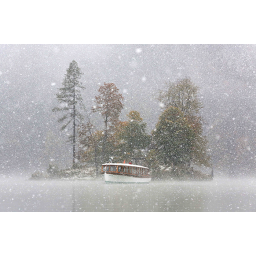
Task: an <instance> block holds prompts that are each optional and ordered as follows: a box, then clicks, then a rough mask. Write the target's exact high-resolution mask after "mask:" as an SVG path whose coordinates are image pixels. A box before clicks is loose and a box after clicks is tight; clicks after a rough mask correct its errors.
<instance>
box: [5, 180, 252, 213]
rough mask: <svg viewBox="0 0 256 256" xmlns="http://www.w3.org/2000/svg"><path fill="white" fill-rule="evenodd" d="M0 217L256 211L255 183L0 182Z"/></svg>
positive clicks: (223, 181)
mask: <svg viewBox="0 0 256 256" xmlns="http://www.w3.org/2000/svg"><path fill="white" fill-rule="evenodd" d="M0 211H1V212H6V211H7V212H17V211H21V212H62V211H79V212H83V211H85V212H207V211H210V212H218V211H224V212H227V211H228V212H229V211H256V178H240V179H228V178H215V179H214V180H213V181H152V182H151V183H149V184H106V183H105V182H104V181H103V180H101V179H98V180H76V181H67V180H37V181H36V180H29V179H28V178H24V177H20V178H11V177H1V178H0Z"/></svg>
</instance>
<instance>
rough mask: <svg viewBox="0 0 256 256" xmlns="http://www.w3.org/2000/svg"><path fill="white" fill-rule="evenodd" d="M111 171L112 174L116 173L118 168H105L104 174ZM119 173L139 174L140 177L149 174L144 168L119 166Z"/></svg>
mask: <svg viewBox="0 0 256 256" xmlns="http://www.w3.org/2000/svg"><path fill="white" fill-rule="evenodd" d="M106 171H110V172H116V166H105V167H104V172H106ZM118 172H119V173H126V174H137V175H138V174H139V175H145V174H148V173H149V171H148V169H144V168H135V167H128V166H118Z"/></svg>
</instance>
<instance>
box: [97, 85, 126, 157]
mask: <svg viewBox="0 0 256 256" xmlns="http://www.w3.org/2000/svg"><path fill="white" fill-rule="evenodd" d="M98 91H99V95H98V96H96V97H95V102H96V106H95V107H94V108H93V111H94V112H97V111H98V112H100V113H101V115H102V117H103V120H104V137H103V149H102V155H103V159H104V161H109V158H110V155H111V152H112V145H113V138H112V136H113V134H114V131H115V126H116V125H117V124H118V123H119V116H120V113H121V110H122V109H123V103H122V101H123V96H122V94H120V93H119V89H118V88H117V87H116V85H115V84H114V83H104V85H103V86H101V87H100V88H99V90H98Z"/></svg>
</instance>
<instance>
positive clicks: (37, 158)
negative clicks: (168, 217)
mask: <svg viewBox="0 0 256 256" xmlns="http://www.w3.org/2000/svg"><path fill="white" fill-rule="evenodd" d="M0 60H1V61H0V109H1V111H0V115H1V119H0V131H1V133H0V152H1V153H0V157H1V159H0V160H1V166H0V168H1V172H2V173H4V172H6V171H12V172H15V171H16V172H18V171H19V170H33V171H34V170H35V169H45V168H47V167H48V165H49V163H50V162H54V163H56V164H58V165H59V166H60V167H63V166H69V165H70V163H71V160H72V159H71V153H70V151H69V150H71V147H69V146H68V145H66V143H65V141H66V139H67V137H66V136H65V134H61V133H60V132H59V128H60V126H59V124H58V123H57V118H56V116H55V115H54V113H52V111H51V109H52V108H53V107H54V106H56V103H57V102H56V96H55V94H56V93H57V91H58V88H60V87H62V81H63V78H64V75H65V73H66V69H67V68H68V66H69V63H70V62H71V61H72V60H75V61H77V62H78V65H79V67H80V68H81V70H82V72H83V73H84V75H83V76H82V79H81V81H82V82H83V85H84V86H85V87H86V89H85V91H84V92H83V98H84V102H85V105H86V107H87V109H88V110H89V109H90V108H91V107H92V106H93V104H94V97H95V95H97V90H98V88H99V86H101V85H103V83H104V82H113V83H115V84H116V86H117V87H118V88H119V89H120V92H121V93H122V94H123V96H124V99H125V101H124V105H125V108H124V110H123V113H122V119H125V118H126V116H125V115H126V114H127V113H128V112H129V111H131V110H137V111H139V112H140V113H141V116H142V117H143V119H144V121H145V122H146V123H147V126H148V132H151V131H152V129H154V127H155V124H156V122H157V120H158V117H159V114H160V112H161V108H160V106H159V102H158V101H157V99H156V97H157V95H158V92H159V90H161V89H164V88H165V87H166V82H167V81H172V82H174V81H175V80H177V79H179V78H184V77H190V78H191V80H192V82H193V83H194V84H195V85H197V86H198V87H199V97H200V99H201V101H202V103H203V105H204V108H203V109H202V111H201V114H202V117H203V120H204V133H205V135H207V136H208V140H209V149H210V153H211V156H212V162H213V165H214V167H215V168H217V167H221V168H222V169H223V170H224V169H226V170H227V172H228V173H236V174H237V173H248V172H252V170H253V169H254V168H255V167H256V159H255V157H254V155H255V151H256V146H255V145H256V139H255V138H256V136H255V135H256V129H255V122H256V111H255V109H256V88H255V85H256V83H255V82H256V76H255V72H256V47H255V46H254V45H164V44H162V45H132V44H129V45H50V44H47V45H0Z"/></svg>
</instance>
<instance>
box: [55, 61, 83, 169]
mask: <svg viewBox="0 0 256 256" xmlns="http://www.w3.org/2000/svg"><path fill="white" fill-rule="evenodd" d="M81 76H82V72H81V70H80V68H79V67H78V64H77V62H76V61H74V60H73V61H72V62H71V63H70V64H69V68H68V69H67V73H66V74H65V77H64V80H63V83H62V85H63V87H62V88H59V93H57V95H56V96H57V100H58V102H59V107H55V108H54V109H53V112H61V113H63V115H62V116H61V117H60V118H59V119H58V122H59V123H64V124H63V126H62V127H61V130H65V131H68V128H71V130H72V132H71V135H70V136H69V140H68V141H69V142H71V144H72V147H73V168H75V167H76V160H77V159H76V142H77V134H76V133H77V126H78V124H79V123H80V122H81V121H82V119H83V116H82V114H81V112H80V111H81V110H82V109H83V108H84V105H83V99H82V96H81V91H80V89H84V87H83V86H82V83H81V82H80V78H81Z"/></svg>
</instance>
